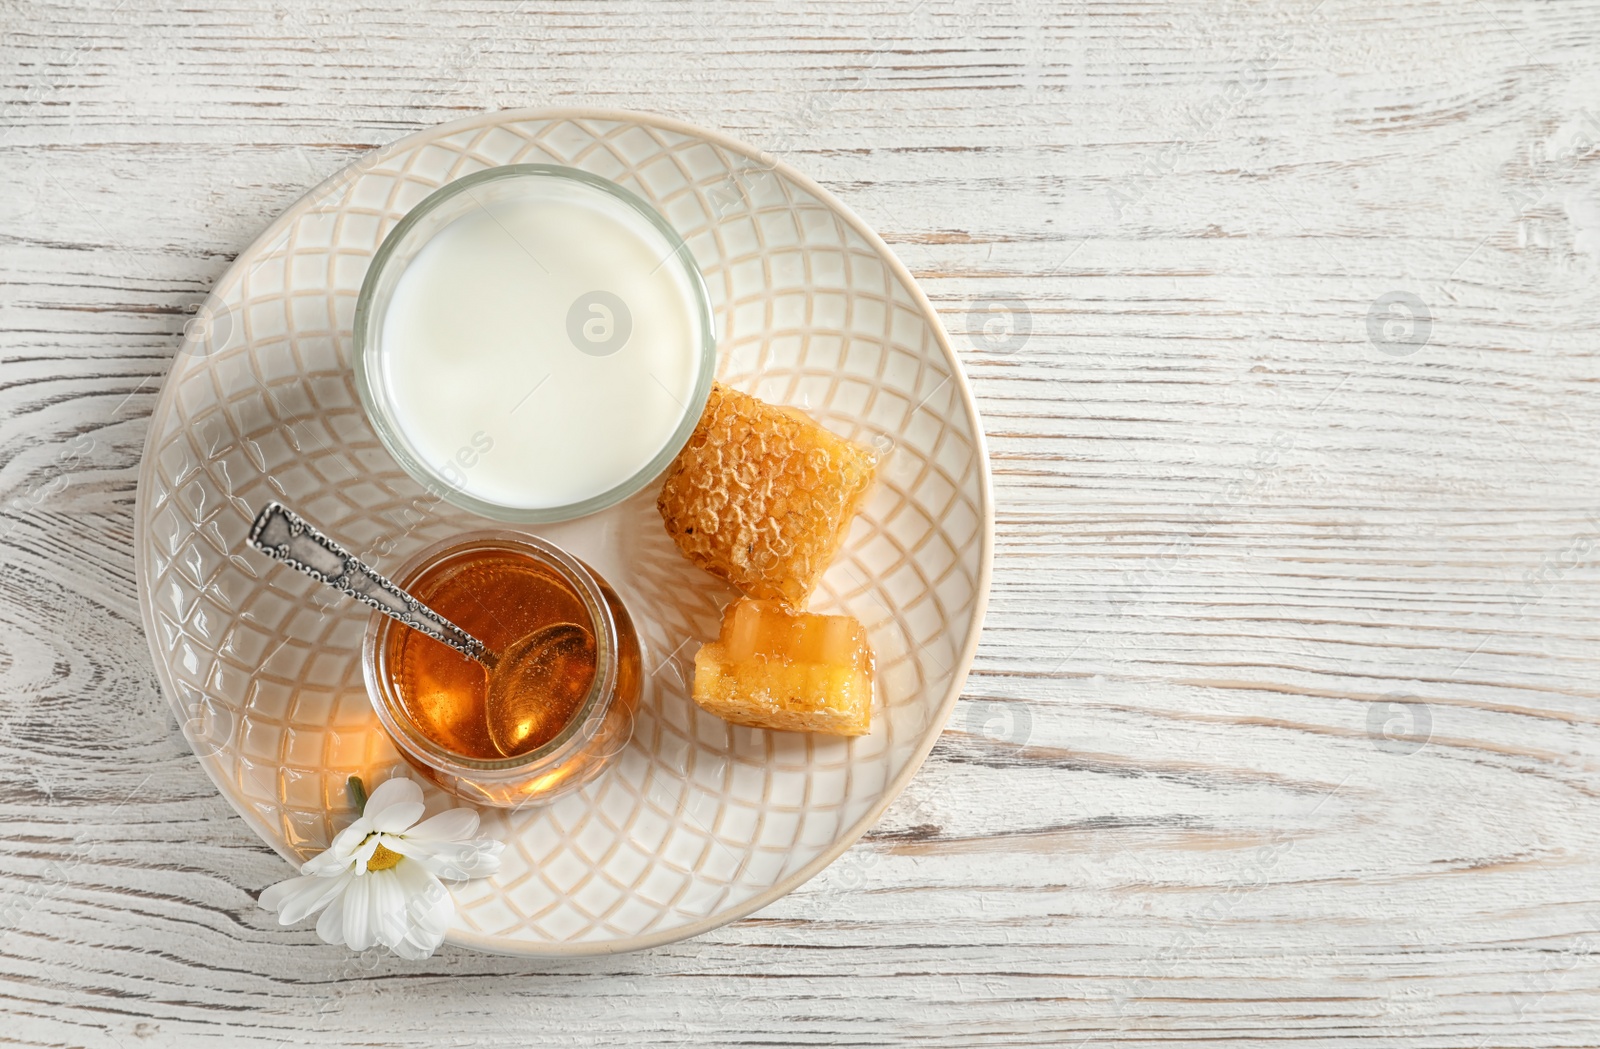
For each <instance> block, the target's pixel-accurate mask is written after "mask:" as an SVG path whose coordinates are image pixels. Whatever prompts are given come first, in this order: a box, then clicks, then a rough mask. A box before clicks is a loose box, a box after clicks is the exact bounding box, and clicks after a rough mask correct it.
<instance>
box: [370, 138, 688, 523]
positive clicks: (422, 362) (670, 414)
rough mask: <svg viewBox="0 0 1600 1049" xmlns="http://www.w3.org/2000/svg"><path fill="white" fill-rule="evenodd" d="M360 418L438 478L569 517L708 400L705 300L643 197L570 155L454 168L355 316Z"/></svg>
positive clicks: (667, 446)
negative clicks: (569, 163) (553, 160)
mask: <svg viewBox="0 0 1600 1049" xmlns="http://www.w3.org/2000/svg"><path fill="white" fill-rule="evenodd" d="M354 337H355V354H354V355H355V361H354V364H355V377H356V387H357V390H358V391H359V393H360V396H361V401H362V404H363V405H364V406H365V408H366V411H367V416H368V418H370V419H371V420H372V425H373V427H374V429H376V430H377V433H378V437H379V439H380V440H382V441H383V444H384V446H385V447H387V448H388V449H389V451H390V453H392V454H393V455H394V457H395V459H396V460H397V461H399V463H400V465H401V466H402V467H404V468H405V470H406V471H407V472H408V473H409V474H411V476H412V477H414V478H416V480H417V481H418V482H420V483H421V484H422V485H423V486H424V487H426V488H427V489H428V490H429V491H430V492H431V493H433V494H435V495H437V496H440V497H443V498H445V499H448V500H450V501H451V502H453V503H455V504H456V505H457V506H461V507H464V508H466V509H468V510H472V511H474V512H476V513H479V514H482V515H483V516H485V517H492V518H495V519H498V520H501V521H518V522H534V521H563V520H567V519H569V518H573V517H579V516H582V515H584V514H588V513H593V512H594V511H596V510H601V509H604V508H605V507H607V506H610V505H612V504H613V503H616V502H619V501H620V500H622V499H625V498H627V497H628V496H629V495H632V494H633V493H634V492H637V491H638V490H639V489H641V488H643V487H644V486H645V485H646V484H648V483H649V482H650V481H651V480H652V479H653V478H655V477H656V476H657V475H659V474H660V473H661V471H662V470H664V469H665V468H666V466H667V465H668V464H669V463H670V462H671V461H672V459H673V458H674V457H675V456H676V455H677V454H678V451H679V450H680V449H681V448H682V447H683V444H684V442H686V441H687V440H688V439H689V435H690V433H692V432H693V430H694V426H695V424H696V422H698V421H699V418H700V413H701V411H702V410H703V409H704V408H705V404H706V397H707V395H708V394H709V392H710V389H711V378H712V373H713V371H714V368H715V358H716V336H715V332H714V330H713V324H712V319H711V302H710V297H709V295H708V294H707V292H706V285H705V280H704V279H703V278H702V277H701V275H700V270H699V267H698V266H696V265H695V261H694V258H693V257H692V256H691V255H690V253H689V249H688V247H687V246H685V244H684V243H683V240H682V238H681V237H679V236H678V234H677V233H676V232H675V231H674V230H673V228H672V227H671V226H669V225H668V224H667V222H666V220H665V219H663V218H662V217H661V216H660V214H658V213H657V212H656V211H655V210H654V209H653V208H651V207H650V205H649V204H646V203H645V202H644V201H643V200H641V199H639V198H638V197H637V196H635V195H634V194H632V193H630V192H628V191H627V190H625V189H623V188H622V187H621V186H618V185H617V184H615V183H613V182H610V181H608V180H606V179H603V178H599V177H597V176H594V175H590V174H588V173H587V172H583V171H578V170H576V169H574V168H565V167H557V166H554V165H549V164H514V165H509V166H506V167H498V168H490V169H488V170H487V171H480V172H477V173H476V174H472V175H467V176H465V177H463V178H460V179H457V180H456V181H454V182H451V183H450V184H449V185H447V186H444V187H443V188H441V189H439V190H438V191H436V192H434V193H433V194H432V195H430V196H429V197H427V198H426V199H425V200H423V201H422V203H420V204H418V205H417V206H416V207H415V208H413V209H412V210H411V212H410V213H409V214H407V215H406V217H405V218H404V219H402V220H401V221H400V223H399V224H398V225H397V226H395V228H394V230H393V231H392V232H390V234H389V235H388V236H387V237H385V238H384V241H383V244H382V245H381V246H380V247H379V249H378V252H377V254H376V255H375V256H374V257H373V260H372V265H371V268H370V269H369V270H368V271H367V276H366V279H365V281H364V282H363V283H362V286H361V295H360V297H359V299H358V300H357V302H356V313H355V326H354Z"/></svg>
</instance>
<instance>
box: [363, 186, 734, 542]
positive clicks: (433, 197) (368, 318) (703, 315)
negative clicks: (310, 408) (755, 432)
mask: <svg viewBox="0 0 1600 1049" xmlns="http://www.w3.org/2000/svg"><path fill="white" fill-rule="evenodd" d="M514 178H559V179H566V180H568V181H571V182H577V183H582V184H584V185H587V186H589V187H591V188H593V189H597V190H600V191H601V192H604V193H606V194H609V195H610V196H612V197H613V198H615V199H617V200H619V201H621V202H622V203H623V204H625V205H626V206H627V207H628V208H630V209H631V210H633V211H634V212H637V213H638V214H639V215H641V216H642V217H643V218H644V219H645V220H646V221H647V222H648V223H649V224H650V225H651V226H652V227H654V228H655V230H656V231H657V232H658V233H660V234H661V235H662V236H663V237H664V238H665V239H666V242H667V245H668V247H670V248H671V251H670V252H669V254H668V256H667V257H668V258H670V259H676V260H677V264H678V265H679V266H681V267H682V270H683V276H684V278H685V280H687V281H688V284H689V288H690V291H691V294H692V296H693V299H694V309H695V317H696V320H697V322H698V324H699V326H700V332H701V339H700V343H701V344H700V346H699V347H698V348H697V357H698V361H697V366H696V372H695V381H694V387H693V389H692V390H691V392H690V394H689V398H688V400H687V401H686V402H685V406H684V414H683V418H682V419H680V420H679V422H678V426H677V428H676V429H674V430H673V432H672V434H671V435H670V436H669V437H668V438H667V440H666V442H665V443H664V444H663V445H662V446H661V449H660V450H659V451H658V452H657V453H656V454H655V456H654V457H652V458H651V459H650V461H649V462H647V463H645V465H644V466H642V467H640V469H639V470H638V472H637V473H635V474H633V475H632V476H630V477H629V478H627V479H626V480H624V481H622V482H621V483H620V484H617V485H615V486H614V487H612V488H610V489H608V490H606V491H604V492H599V493H597V494H595V495H592V496H590V497H588V498H587V499H582V500H579V501H578V502H575V503H569V504H566V505H562V506H550V507H519V506H511V505H507V504H504V503H497V502H493V501H491V500H488V499H483V498H480V497H479V496H476V495H473V494H471V493H470V492H467V491H465V490H464V489H462V488H461V487H459V486H458V485H457V484H455V483H452V482H451V481H450V479H449V478H448V477H446V476H445V474H444V472H443V471H441V470H438V469H435V468H434V467H433V466H432V465H430V464H429V463H428V462H427V461H426V459H424V458H423V457H422V456H421V455H420V454H418V452H417V451H416V450H415V449H414V448H413V447H412V446H411V442H410V441H409V440H408V439H407V438H406V437H405V435H404V434H403V433H402V432H401V429H400V427H399V426H398V425H396V424H395V423H394V421H393V419H392V417H391V414H390V411H389V399H388V396H387V395H386V394H385V392H384V390H383V388H382V386H383V384H382V380H381V379H380V378H379V366H378V362H377V360H376V354H377V352H378V348H379V347H378V343H379V341H380V340H379V339H378V337H377V327H376V326H377V323H378V318H377V317H376V316H375V310H377V309H378V307H384V308H386V307H387V305H388V302H389V299H388V298H387V297H385V298H383V300H382V301H381V302H379V301H377V300H378V298H379V291H380V289H379V285H380V283H381V282H382V280H383V277H384V276H385V274H386V272H387V270H388V269H389V267H390V265H391V263H393V262H396V258H395V257H396V255H397V253H398V252H399V250H400V247H401V245H402V244H403V243H405V242H406V238H407V236H408V235H409V234H410V233H411V232H412V231H413V230H414V229H416V228H417V227H418V226H419V225H420V224H421V223H422V222H423V221H424V220H426V219H427V218H428V217H429V216H430V215H432V214H433V213H434V212H435V211H437V210H438V209H439V208H440V207H442V206H443V205H445V204H447V203H449V202H450V201H452V200H454V199H455V198H456V197H458V196H460V195H461V194H463V193H467V192H469V191H470V190H472V189H473V188H475V187H478V186H482V185H484V184H486V183H491V182H496V181H500V180H505V179H514ZM394 284H398V278H396V280H395V282H394ZM393 286H394V285H391V286H390V292H391V293H392V290H393ZM716 354H717V337H716V322H715V320H714V318H713V316H712V310H711V293H710V290H709V289H708V288H707V286H706V282H705V275H704V274H702V273H701V272H700V266H699V264H698V263H697V262H696V261H695V258H694V255H693V254H692V253H691V252H690V251H689V247H688V245H687V244H686V243H685V242H684V240H683V237H682V236H681V235H679V233H678V231H677V230H676V229H674V228H673V227H672V225H671V224H670V223H668V222H667V220H666V219H665V218H664V217H663V216H662V215H661V213H660V212H659V211H657V210H656V208H655V207H653V206H652V205H651V204H650V203H649V202H648V201H646V200H644V199H643V198H642V197H640V196H639V195H638V194H636V193H634V192H632V191H631V190H628V189H626V188H625V187H623V186H620V185H618V184H617V183H615V182H612V181H611V180H610V179H606V178H601V177H600V176H598V175H593V174H590V173H589V172H587V171H583V170H581V169H579V168H572V167H566V166H564V165H560V164H503V165H500V166H498V167H492V168H487V169H485V170H483V171H476V172H473V173H472V174H470V175H464V176H462V177H461V178H458V179H456V180H454V181H452V182H448V183H446V184H445V185H443V186H441V187H439V188H438V189H436V190H434V191H433V192H432V193H430V194H429V195H428V196H426V197H424V198H423V199H422V200H421V202H419V203H418V204H416V205H415V206H414V207H412V208H411V210H410V211H408V212H406V214H405V216H404V217H403V218H401V219H400V221H399V222H398V223H397V224H396V225H395V227H394V228H393V229H392V230H390V231H389V233H388V234H387V235H386V236H385V237H384V238H383V242H382V243H381V244H379V245H378V250H377V251H376V252H375V253H374V254H373V256H372V261H371V263H370V264H369V265H368V267H367V272H366V274H365V276H364V277H363V278H362V281H361V290H360V292H359V293H358V294H357V296H356V307H355V316H354V319H353V321H352V324H351V368H352V371H353V372H354V374H355V386H356V394H357V396H358V397H359V399H360V401H361V407H362V410H363V411H364V412H365V414H366V417H367V420H368V421H369V422H370V423H371V424H372V428H373V430H374V431H375V432H376V433H377V435H378V440H379V441H380V442H381V443H382V444H383V446H384V448H385V449H386V450H387V451H388V452H389V454H390V455H391V456H393V458H394V460H395V462H397V463H399V464H400V467H401V469H403V470H405V471H406V473H407V474H409V475H410V476H411V477H412V479H413V480H415V481H417V483H419V484H421V485H422V486H423V487H425V488H427V489H428V491H429V492H430V493H433V494H436V495H438V496H440V497H441V498H443V499H446V500H448V501H449V502H451V503H453V504H455V505H456V506H459V507H461V508H462V509H464V510H470V511H472V512H473V513H475V514H478V515H480V516H483V517H488V518H490V519H492V520H496V521H505V522H508V523H514V524H534V523H549V522H555V521H568V520H572V519H573V518H577V517H583V516H585V515H587V514H592V513H595V512H597V511H600V510H604V509H606V508H607V507H610V506H614V505H616V504H617V503H619V502H621V501H622V500H624V499H626V498H627V497H628V496H630V495H633V494H634V493H636V492H638V491H639V490H640V489H642V488H644V487H645V485H647V484H649V483H650V481H651V480H652V479H654V478H655V477H657V476H658V475H659V474H660V473H661V471H663V470H665V469H666V468H667V466H668V464H670V463H671V462H672V460H673V459H675V458H676V457H677V455H678V453H679V452H680V451H682V450H683V446H684V445H685V444H687V443H688V441H689V437H690V435H691V434H692V433H693V432H694V427H695V426H696V424H698V423H699V421H700V414H701V412H703V411H704V410H705V406H706V401H707V399H708V398H709V397H710V395H711V380H712V377H713V375H714V374H715V372H716ZM369 357H371V358H373V359H371V360H369V359H368V358H369Z"/></svg>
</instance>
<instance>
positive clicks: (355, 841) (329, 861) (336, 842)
mask: <svg viewBox="0 0 1600 1049" xmlns="http://www.w3.org/2000/svg"><path fill="white" fill-rule="evenodd" d="M371 833H372V822H371V821H370V820H368V819H366V818H364V817H363V818H361V819H357V820H356V821H355V822H354V823H352V824H350V826H348V827H346V828H345V829H344V830H342V831H340V832H339V833H338V834H335V835H334V836H333V844H331V845H329V846H328V849H327V851H326V852H322V853H319V854H317V855H315V856H313V857H311V858H310V859H309V860H306V862H305V863H303V864H301V865H300V873H301V874H320V875H322V876H324V877H326V876H327V875H330V874H334V873H337V872H338V871H341V870H343V869H345V868H346V867H348V866H350V854H351V853H352V852H354V851H355V849H356V846H358V845H360V844H361V841H362V839H363V838H365V837H366V836H367V835H368V834H371Z"/></svg>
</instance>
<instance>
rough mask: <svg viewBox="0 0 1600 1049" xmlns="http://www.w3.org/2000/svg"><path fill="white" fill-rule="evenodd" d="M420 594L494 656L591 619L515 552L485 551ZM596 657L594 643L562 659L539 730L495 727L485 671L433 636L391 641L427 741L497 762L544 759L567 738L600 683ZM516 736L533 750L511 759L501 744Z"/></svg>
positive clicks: (548, 686)
mask: <svg viewBox="0 0 1600 1049" xmlns="http://www.w3.org/2000/svg"><path fill="white" fill-rule="evenodd" d="M411 593H412V595H413V596H415V597H416V598H417V599H418V600H420V601H421V602H422V603H423V604H425V605H427V606H428V607H430V608H432V609H433V610H434V611H435V612H438V613H439V614H440V615H442V616H444V617H445V618H446V619H448V620H450V621H451V622H452V623H455V624H456V625H457V626H459V627H461V628H462V629H463V630H465V631H467V633H469V634H471V635H472V636H474V637H476V638H478V639H479V640H480V641H482V642H483V643H484V645H485V646H487V647H488V649H489V651H490V652H504V651H506V650H507V649H508V648H510V647H511V645H512V644H513V643H514V642H516V641H517V640H519V639H520V638H523V637H525V636H527V635H528V634H531V633H533V632H535V631H537V630H540V629H542V628H544V627H548V626H554V625H556V624H558V623H576V624H579V625H580V626H581V625H584V624H586V623H587V622H588V619H589V613H588V611H587V610H586V609H585V608H584V606H583V599H582V598H581V597H579V596H578V593H577V591H576V590H575V589H574V588H573V587H572V585H571V584H569V583H568V582H567V581H566V580H565V579H563V578H562V577H561V576H560V575H559V574H558V573H556V572H555V571H554V570H552V569H551V568H550V566H548V565H546V564H543V563H541V562H538V561H535V560H533V559H531V558H528V557H523V556H520V555H518V554H515V553H513V552H510V551H506V550H493V549H491V550H481V551H476V552H474V553H471V554H469V555H467V556H466V557H464V558H460V559H456V560H454V561H453V562H451V563H448V564H445V565H435V566H434V567H433V568H431V569H429V570H427V571H425V572H423V573H422V575H421V576H420V577H419V578H418V580H417V581H416V582H415V583H413V584H412V586H411ZM595 656H596V650H595V646H594V644H593V636H592V635H590V643H589V644H588V645H587V646H586V648H584V649H582V650H580V651H578V652H576V653H575V658H568V659H563V660H560V661H559V662H558V664H557V666H556V667H554V668H553V669H554V670H555V673H553V674H551V675H549V677H547V678H545V679H543V680H540V681H538V682H536V684H537V686H538V688H539V695H538V696H537V697H535V703H534V704H533V705H534V707H535V708H536V709H537V712H538V720H537V723H536V724H535V725H533V726H531V731H530V730H529V728H528V727H527V726H516V727H515V728H513V727H512V726H491V725H490V724H489V718H490V715H491V711H490V710H489V709H488V706H487V704H486V702H485V701H486V700H487V698H488V694H489V685H488V674H487V672H486V671H485V669H484V667H483V665H482V664H480V663H478V662H477V661H476V660H472V659H468V658H467V657H466V656H463V655H461V654H460V653H459V652H457V651H456V650H455V649H453V648H451V647H450V646H448V645H446V644H443V643H442V642H439V641H435V640H434V639H433V638H431V637H428V636H427V635H426V634H422V633H418V632H417V631H415V630H406V631H398V632H391V633H390V635H389V660H388V662H389V666H390V667H392V668H393V683H394V687H395V692H396V694H397V695H398V696H399V698H400V703H401V706H402V708H403V709H404V710H405V713H406V716H407V717H409V718H410V720H411V723H412V724H413V725H415V726H416V727H417V729H418V730H419V731H420V732H422V733H423V734H424V735H425V736H427V737H428V738H429V739H431V740H433V741H434V742H435V743H437V744H439V745H440V746H441V747H443V748H444V749H446V750H449V751H453V752H454V753H457V754H461V755H464V756H466V757H469V758H476V759H478V760H480V761H497V760H499V759H501V758H508V757H515V756H516V755H517V754H525V753H527V752H528V751H530V750H536V749H538V748H539V747H542V746H544V745H545V744H546V743H548V742H550V741H551V740H552V739H555V738H556V736H557V735H559V734H560V732H561V730H562V729H563V728H565V727H566V726H567V723H568V722H570V721H571V720H572V717H573V715H574V714H576V713H577V712H578V707H579V705H580V704H581V703H582V702H583V699H584V697H585V696H586V695H587V694H588V692H589V687H590V685H591V684H593V682H594V673H595ZM585 657H586V658H585ZM496 728H498V731H496ZM517 730H520V731H517ZM512 734H516V735H517V736H519V737H521V738H522V739H523V741H524V742H523V744H522V745H521V746H520V747H519V748H517V749H516V750H515V751H513V752H512V753H503V752H502V751H501V750H500V749H499V748H498V747H496V746H495V744H494V742H493V738H494V737H495V736H500V737H502V738H503V737H505V736H508V735H512Z"/></svg>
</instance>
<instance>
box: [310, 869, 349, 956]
mask: <svg viewBox="0 0 1600 1049" xmlns="http://www.w3.org/2000/svg"><path fill="white" fill-rule="evenodd" d="M349 880H350V881H351V882H354V881H355V879H354V878H351V879H349ZM346 887H347V888H348V886H346ZM317 935H318V936H320V937H322V942H323V943H331V944H342V943H344V893H342V892H341V893H340V894H339V895H337V896H335V897H334V898H333V899H332V900H331V901H330V902H329V903H328V909H327V910H325V911H323V912H322V917H320V918H318V919H317Z"/></svg>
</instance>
